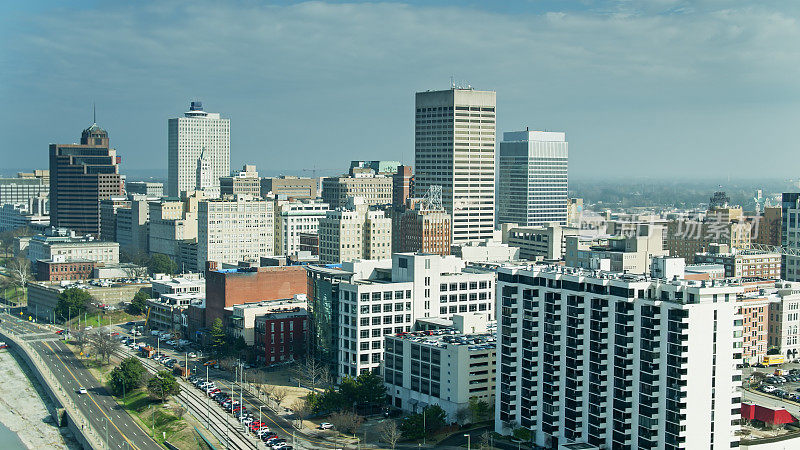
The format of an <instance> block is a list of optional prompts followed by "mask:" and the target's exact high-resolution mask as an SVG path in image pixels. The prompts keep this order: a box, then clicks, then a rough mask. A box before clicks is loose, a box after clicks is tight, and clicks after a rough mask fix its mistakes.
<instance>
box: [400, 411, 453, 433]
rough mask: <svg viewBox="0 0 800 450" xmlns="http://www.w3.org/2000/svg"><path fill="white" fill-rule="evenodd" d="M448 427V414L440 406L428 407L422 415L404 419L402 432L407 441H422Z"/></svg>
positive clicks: (401, 427)
mask: <svg viewBox="0 0 800 450" xmlns="http://www.w3.org/2000/svg"><path fill="white" fill-rule="evenodd" d="M445 425H447V413H446V412H444V410H443V409H442V408H441V406H439V405H432V406H427V407H426V408H425V409H423V410H422V413H416V414H411V415H410V416H406V417H404V418H403V421H402V422H401V423H400V432H401V433H402V434H403V437H405V438H407V439H420V438H422V437H423V436H426V435H431V434H433V433H436V432H437V431H439V430H441V429H442V428H444V426H445Z"/></svg>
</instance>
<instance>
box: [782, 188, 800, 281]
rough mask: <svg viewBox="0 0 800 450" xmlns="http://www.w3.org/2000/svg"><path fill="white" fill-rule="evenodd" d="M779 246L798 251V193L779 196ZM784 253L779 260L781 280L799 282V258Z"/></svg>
mask: <svg viewBox="0 0 800 450" xmlns="http://www.w3.org/2000/svg"><path fill="white" fill-rule="evenodd" d="M781 245H782V246H783V247H786V248H787V249H791V250H798V249H800V193H798V192H784V193H783V195H782V196H781ZM792 253H793V252H785V253H783V255H782V260H781V279H783V280H787V281H800V256H793V255H792Z"/></svg>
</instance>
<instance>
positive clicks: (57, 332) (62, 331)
mask: <svg viewBox="0 0 800 450" xmlns="http://www.w3.org/2000/svg"><path fill="white" fill-rule="evenodd" d="M56 334H64V330H58V331H56Z"/></svg>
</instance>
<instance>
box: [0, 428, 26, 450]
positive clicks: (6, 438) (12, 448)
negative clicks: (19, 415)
mask: <svg viewBox="0 0 800 450" xmlns="http://www.w3.org/2000/svg"><path fill="white" fill-rule="evenodd" d="M0 448H3V449H4V450H5V449H7V450H27V449H26V447H25V445H23V444H22V441H20V440H19V437H17V435H16V434H14V432H13V431H11V430H9V429H8V428H6V426H5V425H3V424H2V423H0Z"/></svg>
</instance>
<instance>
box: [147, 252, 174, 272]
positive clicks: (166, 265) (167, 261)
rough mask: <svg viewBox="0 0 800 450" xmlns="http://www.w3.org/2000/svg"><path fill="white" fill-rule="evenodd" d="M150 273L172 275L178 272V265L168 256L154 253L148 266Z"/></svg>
mask: <svg viewBox="0 0 800 450" xmlns="http://www.w3.org/2000/svg"><path fill="white" fill-rule="evenodd" d="M147 268H148V270H150V273H166V274H167V275H172V274H174V273H175V272H177V271H178V264H176V263H175V261H173V260H172V258H170V257H169V256H167V255H164V254H161V253H154V254H153V256H152V257H150V262H149V263H148V264H147Z"/></svg>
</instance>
